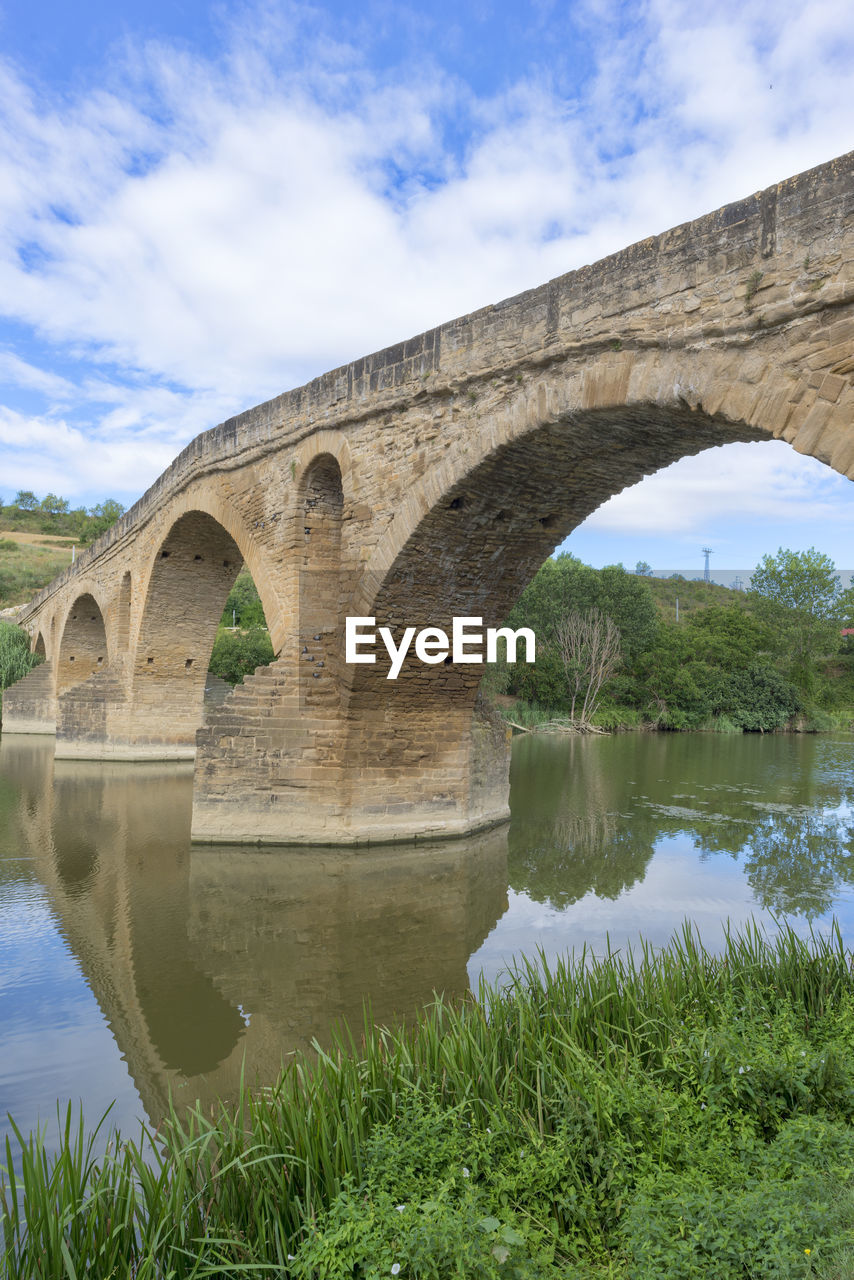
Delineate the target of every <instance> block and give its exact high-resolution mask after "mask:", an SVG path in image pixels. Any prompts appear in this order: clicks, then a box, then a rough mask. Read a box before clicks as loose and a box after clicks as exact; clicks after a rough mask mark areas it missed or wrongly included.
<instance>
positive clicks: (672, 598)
mask: <svg viewBox="0 0 854 1280" xmlns="http://www.w3.org/2000/svg"><path fill="white" fill-rule="evenodd" d="M643 581H644V582H645V583H646V585H647V586H648V587H649V589H650V591H651V593H652V598H653V599H654V601H655V603H656V605H657V607H658V610H659V613H660V614H661V616H662V618H664V620H665V621H666V622H675V621H676V601H677V600H678V601H679V621H680V622H683V621H685V620H686V619H687V618H689V617H690V616H691V614H692V613H696V612H697V611H698V610H699V609H708V608H709V606H710V605H722V606H723V607H724V608H730V607H732V608H736V609H743V610H744V611H745V612H746V613H750V612H751V601H750V597H749V596H748V595H747V592H745V591H734V590H733V589H732V588H731V587H721V586H718V584H717V583H716V582H696V581H694V582H689V581H688V580H687V579H685V578H644V579H643Z"/></svg>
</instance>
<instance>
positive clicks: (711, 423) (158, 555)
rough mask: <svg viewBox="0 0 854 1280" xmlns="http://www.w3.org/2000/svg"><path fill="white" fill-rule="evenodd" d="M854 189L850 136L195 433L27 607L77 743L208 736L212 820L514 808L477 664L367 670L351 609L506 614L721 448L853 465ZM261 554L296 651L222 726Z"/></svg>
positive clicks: (316, 824) (310, 822)
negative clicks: (564, 546)
mask: <svg viewBox="0 0 854 1280" xmlns="http://www.w3.org/2000/svg"><path fill="white" fill-rule="evenodd" d="M852 210H854V155H848V156H844V157H841V158H840V159H838V160H835V161H833V162H831V163H829V164H826V165H822V166H820V167H819V168H817V169H813V170H811V171H809V172H808V173H804V174H801V175H800V176H798V177H796V178H792V179H789V180H788V181H786V182H782V183H780V184H779V185H778V186H775V187H772V188H769V189H768V190H767V191H764V192H760V193H758V194H756V195H754V196H750V197H748V198H746V199H745V200H741V201H738V202H737V203H735V204H733V205H728V206H726V207H725V208H723V209H719V210H718V211H717V212H715V213H712V214H709V215H708V216H706V217H704V218H700V219H699V220H697V221H696V222H692V223H688V224H685V225H684V226H681V227H675V228H673V229H672V230H670V231H667V232H665V233H664V234H663V235H661V236H657V237H654V238H650V239H648V240H644V241H642V242H640V243H639V244H636V245H632V246H631V247H630V248H627V249H625V250H623V251H621V252H620V253H617V254H614V255H613V256H612V257H610V258H606V259H604V260H603V261H602V262H598V263H595V264H594V265H592V266H588V267H583V268H582V269H581V270H579V271H574V272H571V273H570V274H568V275H565V276H561V277H559V278H558V279H556V280H552V281H550V282H549V283H548V284H545V285H543V286H541V287H540V288H538V289H532V290H529V291H528V292H526V293H523V294H520V295H519V296H518V297H515V298H510V299H507V300H506V301H504V302H500V303H497V304H496V305H494V306H489V307H485V308H483V309H482V310H481V311H477V312H474V313H473V314H472V315H468V316H463V317H460V318H459V319H457V320H453V321H450V322H449V323H447V324H444V325H442V326H441V327H440V328H438V329H434V330H431V331H430V332H428V333H425V334H420V335H418V336H417V337H415V338H412V339H409V340H407V341H406V342H402V343H399V344H397V345H396V346H394V347H389V348H387V349H386V350H385V351H380V352H376V353H374V354H373V355H370V356H366V357H364V358H362V359H360V360H357V361H355V362H354V363H353V364H351V365H348V366H347V367H345V368H342V369H336V370H333V371H332V372H330V373H327V374H324V375H323V376H322V377H320V378H317V379H316V380H315V381H314V382H312V383H310V384H309V385H308V386H305V387H300V388H298V389H296V390H294V391H291V392H288V393H287V394H285V395H283V396H280V397H278V398H276V399H275V400H272V401H269V402H268V403H267V404H263V405H259V406H258V407H257V408H255V409H251V410H249V411H248V412H246V413H244V414H241V415H240V416H239V417H236V418H233V419H231V420H229V421H228V422H226V423H224V424H222V425H221V426H219V427H216V428H215V429H214V430H212V431H209V432H207V433H205V434H204V435H201V436H199V437H198V438H197V439H195V440H194V441H192V443H191V444H190V445H189V446H188V447H187V448H186V449H185V450H184V452H183V453H182V454H181V455H180V456H179V457H178V458H177V459H176V460H175V462H174V463H173V464H172V466H171V467H169V468H168V470H167V471H165V472H164V474H163V475H162V476H161V477H160V478H159V479H158V480H157V481H156V483H155V484H154V485H153V486H152V487H151V489H150V490H149V491H148V492H147V493H146V494H145V495H144V496H143V497H142V498H141V499H140V501H139V502H138V503H137V504H136V505H135V506H134V507H133V508H132V509H131V511H129V512H128V514H127V515H126V516H125V517H123V519H122V520H121V521H120V522H119V524H118V525H117V526H116V527H115V528H114V529H112V530H111V531H110V532H109V533H108V534H107V535H106V536H105V537H104V538H103V539H101V541H100V542H99V543H98V544H96V545H95V546H94V547H93V548H92V549H91V550H90V551H88V552H86V553H85V554H84V555H82V556H81V557H80V558H79V559H78V561H77V563H76V564H75V565H74V566H73V568H71V569H69V570H67V571H66V572H65V573H64V574H63V575H62V576H61V577H59V578H58V579H56V581H55V582H54V583H52V584H51V586H50V587H48V588H46V589H45V591H43V592H41V593H40V595H39V596H37V597H36V599H35V600H34V601H33V602H32V603H31V605H30V606H29V607H28V608H27V609H26V610H25V611H24V612H23V614H22V615H21V623H22V625H24V626H26V628H27V629H28V631H29V634H30V636H31V638H32V642H33V645H34V646H35V645H36V644H41V645H42V646H43V647H44V650H45V652H46V654H47V656H48V658H49V659H50V670H51V671H52V672H53V673H54V678H55V693H56V696H57V697H58V715H59V725H60V728H59V742H58V752H59V753H63V754H87V755H92V756H100V757H114V758H116V757H118V758H121V757H127V758H146V757H152V756H160V757H163V758H172V757H175V756H179V755H182V754H187V755H189V754H192V753H193V752H194V751H195V755H196V783H195V804H194V819H193V832H194V835H195V836H196V837H197V838H198V839H203V840H246V839H253V840H258V841H271V842H305V841H321V842H326V841H328V842H330V843H344V842H347V841H366V840H392V839H400V838H409V837H413V836H419V835H425V834H428V835H437V834H446V835H451V834H461V833H463V832H465V831H469V830H473V829H475V828H477V827H478V826H481V825H484V824H486V823H489V822H491V821H495V820H497V819H498V818H500V817H501V816H502V815H506V812H507V780H506V767H505V765H504V764H503V763H502V757H506V749H505V748H504V747H502V745H501V744H500V743H499V742H497V741H496V734H497V733H498V727H496V726H494V725H493V726H492V727H491V728H488V727H487V726H486V724H485V722H484V721H483V720H482V717H481V716H480V715H478V714H475V710H474V709H475V699H476V695H477V689H478V684H479V671H478V668H477V667H471V666H468V667H466V666H454V665H453V664H450V665H447V664H440V665H438V666H432V667H426V666H422V665H421V664H420V663H418V662H417V661H415V660H407V662H406V663H405V664H404V667H403V670H402V672H401V675H400V678H399V679H398V680H397V681H389V680H386V678H385V676H386V673H387V671H388V662H387V660H386V659H385V658H384V656H383V657H380V658H379V660H378V662H377V663H376V665H375V666H349V667H348V666H347V665H345V663H344V661H343V658H344V652H343V620H344V618H345V617H346V616H347V615H353V614H358V615H365V616H373V617H375V618H376V619H377V625H378V626H379V625H385V624H388V625H393V626H397V627H402V626H403V625H407V626H416V627H423V626H426V625H428V624H429V625H432V626H439V627H442V628H443V629H445V630H450V620H451V618H452V617H453V616H454V615H464V616H479V617H482V618H483V621H484V625H485V626H494V625H498V624H500V622H501V621H502V620H503V618H504V617H505V616H506V614H507V611H508V609H509V608H510V606H511V604H512V602H513V601H514V599H515V598H516V596H517V595H518V593H519V591H520V590H521V589H522V587H523V586H524V585H525V583H526V582H527V581H528V580H529V579H530V577H531V576H532V575H533V573H534V572H535V571H536V569H537V567H538V565H539V564H540V563H541V562H542V560H543V559H544V558H545V557H546V556H547V555H548V554H549V552H550V551H551V550H552V549H553V548H554V547H555V546H556V545H557V544H558V543H559V542H560V541H561V540H562V539H563V538H564V537H566V535H567V534H568V533H569V532H570V531H571V530H572V529H573V528H574V527H575V526H576V525H577V524H579V523H580V521H582V520H583V519H584V518H585V517H586V516H587V515H589V514H590V513H591V512H592V511H594V510H595V509H596V508H597V507H598V506H600V505H601V504H602V503H603V502H605V501H606V500H607V499H608V498H609V497H611V496H612V495H613V494H614V493H617V492H619V491H620V490H621V489H623V488H625V487H626V486H627V485H630V484H633V483H635V482H636V481H638V480H639V479H641V478H642V477H643V476H644V475H648V474H650V473H651V472H654V471H656V470H658V469H659V468H660V467H663V466H666V465H667V464H668V463H670V462H672V461H674V460H675V459H677V458H680V457H683V456H685V455H686V454H691V453H697V452H699V451H700V450H702V449H706V448H709V447H710V446H713V445H720V444H725V443H727V442H729V441H732V440H765V439H774V438H776V439H784V440H787V441H789V442H790V443H791V444H792V445H793V446H794V448H795V449H797V450H798V451H800V452H802V453H806V454H810V455H811V456H813V457H816V458H819V459H820V460H822V461H823V462H826V463H827V464H828V465H830V466H832V467H834V468H836V469H837V470H838V471H840V472H842V473H843V474H845V475H848V476H850V477H854V423H852V416H854V272H852V257H854V231H852ZM243 561H245V563H246V564H247V565H248V567H249V569H250V571H251V573H252V575H253V577H254V579H255V582H256V584H257V586H258V589H259V592H260V594H261V598H262V601H263V604H264V609H265V612H266V615H267V619H268V621H269V624H270V629H271V635H272V640H273V646H274V650H275V652H276V654H277V660H276V662H275V663H274V664H273V665H272V666H271V667H270V668H268V669H267V670H266V671H264V672H259V673H258V674H257V675H256V676H255V677H254V678H252V679H251V680H249V681H247V682H246V684H245V685H244V686H243V687H241V688H239V689H238V690H237V691H236V692H235V693H234V694H233V695H231V696H230V697H228V698H227V699H226V700H225V701H224V702H223V703H222V704H221V705H220V706H219V707H218V708H216V709H213V710H211V712H210V714H209V715H208V717H207V722H206V723H205V726H204V728H200V726H201V725H202V722H203V696H204V686H205V671H206V669H207V661H208V655H209V653H210V648H211V644H212V641H213V636H214V632H215V628H216V623H217V620H218V618H219V616H220V613H221V609H222V605H223V601H224V600H225V597H226V595H227V592H228V590H229V588H230V585H231V583H232V581H233V579H234V576H235V575H236V573H237V571H238V569H239V567H240V564H241V562H243ZM72 658H73V660H74V661H73V662H72V661H71V660H72ZM107 673H109V678H107ZM29 687H32V688H33V691H34V696H35V686H34V685H33V686H28V688H29ZM6 696H7V699H9V702H8V704H7V706H9V707H10V708H11V710H10V711H8V712H7V713H6V724H5V726H4V727H5V728H6V729H7V730H8V729H9V728H10V727H14V726H15V725H16V724H17V725H19V726H23V725H24V724H25V723H33V722H34V721H38V720H39V715H40V714H41V713H39V714H38V715H37V714H35V713H33V714H31V713H30V711H28V709H27V696H28V695H26V694H25V692H24V687H23V686H22V687H21V689H20V691H19V692H18V693H17V694H15V693H13V695H12V696H11V698H9V695H8V694H7V695H6ZM87 702H88V704H89V705H88V707H87V706H86V704H87ZM41 722H42V723H44V719H42V721H41ZM197 730H198V734H196V731H197ZM487 741H491V742H492V746H493V748H501V749H498V750H497V753H496V751H495V750H493V752H492V754H490V753H485V752H484V750H483V747H484V744H485V743H486V742H487ZM505 745H506V744H505ZM487 759H489V760H491V762H492V763H491V764H488V763H487Z"/></svg>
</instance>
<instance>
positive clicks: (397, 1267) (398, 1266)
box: [391, 1262, 400, 1276]
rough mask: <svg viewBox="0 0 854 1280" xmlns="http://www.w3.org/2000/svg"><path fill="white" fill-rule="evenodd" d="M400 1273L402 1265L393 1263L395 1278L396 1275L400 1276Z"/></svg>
mask: <svg viewBox="0 0 854 1280" xmlns="http://www.w3.org/2000/svg"><path fill="white" fill-rule="evenodd" d="M399 1272H400V1263H399V1262H393V1263H392V1264H391V1274H392V1275H393V1276H396V1275H398V1274H399Z"/></svg>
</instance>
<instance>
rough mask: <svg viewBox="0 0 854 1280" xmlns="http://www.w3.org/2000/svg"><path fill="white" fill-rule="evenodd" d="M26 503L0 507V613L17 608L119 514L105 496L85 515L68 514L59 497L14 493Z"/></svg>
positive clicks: (83, 510)
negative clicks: (73, 548)
mask: <svg viewBox="0 0 854 1280" xmlns="http://www.w3.org/2000/svg"><path fill="white" fill-rule="evenodd" d="M19 497H22V498H24V499H25V500H26V501H27V504H28V505H25V506H21V505H18V504H17V503H9V504H8V505H3V504H0V609H5V608H8V607H9V606H10V605H15V604H23V603H24V602H25V601H26V600H29V599H30V598H31V597H32V596H33V595H34V594H35V593H36V591H38V590H40V589H41V588H42V587H45V586H47V584H48V583H49V582H50V581H51V580H52V579H53V578H55V577H56V575H57V574H58V573H61V572H62V570H63V569H66V568H67V567H68V565H69V564H70V563H71V550H72V547H75V546H76V547H77V548H78V550H79V549H80V548H81V547H84V546H87V545H88V544H89V543H91V542H94V540H95V539H96V538H98V537H100V536H101V534H102V533H104V532H106V530H107V529H109V527H110V525H112V524H113V523H114V522H115V521H116V520H117V519H118V518H119V516H120V515H121V514H122V512H123V510H124V508H123V507H122V506H121V504H120V503H118V502H115V501H114V500H113V499H111V498H108V499H107V501H106V502H102V503H99V504H98V505H97V506H95V507H92V508H90V509H89V510H88V511H87V510H86V508H85V507H79V508H77V510H75V511H70V510H68V503H67V502H66V501H65V499H64V498H57V497H55V495H53V494H48V496H47V498H44V499H43V500H42V501H41V502H39V501H38V500H37V499H36V497H35V495H34V494H28V495H19Z"/></svg>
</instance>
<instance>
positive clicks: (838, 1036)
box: [3, 927, 854, 1280]
mask: <svg viewBox="0 0 854 1280" xmlns="http://www.w3.org/2000/svg"><path fill="white" fill-rule="evenodd" d="M852 1118H854V974H852V966H851V957H850V956H849V955H848V953H846V951H845V949H844V947H843V946H842V943H841V939H840V936H839V934H838V932H834V933H833V934H832V935H831V936H830V937H813V938H812V939H810V940H808V941H806V942H804V941H802V940H800V939H799V938H798V937H796V936H795V934H794V933H792V932H791V931H783V933H782V934H781V936H780V937H779V938H778V939H775V940H769V939H768V938H766V937H765V936H764V935H763V934H761V933H760V932H759V931H758V929H757V928H755V927H750V928H748V929H747V930H745V931H744V932H743V933H740V934H735V935H731V936H730V937H729V938H728V941H727V944H726V946H725V948H724V950H723V952H722V954H720V955H712V954H709V953H708V952H706V951H705V950H704V949H703V948H702V947H701V946H700V944H699V942H698V940H697V938H696V937H695V935H694V934H693V933H692V932H691V930H690V928H688V927H686V928H685V929H684V930H683V932H682V933H681V934H680V935H679V936H678V937H677V938H675V939H674V940H673V941H672V943H671V944H670V946H669V947H667V948H666V949H664V950H663V951H661V952H660V953H655V952H653V951H652V950H651V949H650V948H644V949H643V950H642V951H641V952H640V953H639V954H638V955H637V956H635V957H633V956H631V955H626V954H612V955H609V956H606V957H605V958H604V959H601V960H594V959H593V958H592V957H590V956H589V955H582V956H581V957H578V958H576V959H575V960H567V961H565V962H560V963H557V964H555V965H554V966H553V967H552V968H551V969H547V968H546V967H545V966H544V965H542V964H534V963H530V964H526V965H523V966H522V967H521V968H520V969H518V970H517V971H516V972H514V973H513V974H511V975H509V976H508V978H507V982H506V984H505V985H504V986H503V987H502V988H501V989H498V990H493V989H489V988H486V987H482V988H481V990H480V992H479V995H478V998H477V999H476V1000H474V999H472V1000H470V1001H467V1002H464V1003H462V1004H461V1005H459V1006H451V1005H449V1004H447V1003H445V1002H444V1001H443V1000H441V999H437V1000H436V1002H435V1004H433V1005H432V1006H431V1007H430V1008H429V1009H427V1010H426V1011H425V1012H424V1013H423V1015H422V1017H421V1018H420V1020H419V1022H418V1023H417V1025H415V1026H411V1027H409V1028H406V1029H402V1030H398V1031H389V1030H383V1029H377V1028H374V1027H373V1026H372V1025H371V1023H370V1020H369V1019H368V1020H366V1025H365V1027H364V1029H363V1031H362V1032H361V1034H359V1035H354V1034H353V1033H351V1032H350V1031H348V1030H347V1029H346V1028H344V1029H341V1030H340V1031H339V1032H338V1034H337V1036H336V1038H335V1039H334V1042H333V1047H332V1048H331V1049H330V1050H329V1051H327V1052H323V1051H321V1050H320V1049H318V1050H317V1054H316V1057H315V1058H313V1059H309V1058H306V1057H300V1058H297V1059H296V1060H295V1061H294V1063H293V1065H292V1066H291V1068H290V1069H289V1070H288V1071H287V1072H286V1073H285V1074H284V1075H283V1077H282V1078H281V1079H280V1080H279V1081H278V1082H277V1083H276V1085H275V1086H274V1087H273V1088H271V1089H268V1090H261V1091H258V1092H253V1091H250V1090H248V1089H243V1090H242V1092H241V1100H240V1103H239V1105H238V1107H237V1109H236V1110H233V1109H231V1110H229V1109H226V1108H223V1109H222V1111H221V1113H220V1114H219V1115H215V1116H209V1115H204V1114H202V1113H201V1112H200V1111H198V1110H196V1111H190V1112H187V1113H181V1114H177V1113H174V1114H173V1115H172V1116H171V1118H170V1120H169V1121H168V1123H167V1124H165V1125H164V1126H163V1127H162V1128H161V1130H160V1132H159V1133H158V1134H157V1135H156V1142H155V1144H154V1145H149V1147H148V1150H147V1152H146V1151H145V1150H144V1149H143V1147H144V1144H142V1146H141V1145H140V1144H139V1143H133V1142H123V1141H121V1140H119V1139H118V1138H115V1137H114V1138H113V1145H112V1148H111V1151H110V1153H109V1155H108V1156H107V1157H106V1158H103V1159H98V1158H96V1157H95V1155H94V1150H95V1146H94V1144H93V1142H92V1141H90V1140H89V1139H88V1138H87V1137H86V1136H85V1131H84V1128H83V1124H82V1122H81V1123H80V1124H79V1125H78V1126H75V1125H73V1124H72V1123H71V1120H70V1118H69V1119H68V1120H67V1121H66V1129H65V1134H64V1141H63V1144H62V1149H61V1151H60V1154H59V1156H58V1157H57V1158H56V1159H54V1160H51V1159H49V1158H48V1157H47V1156H46V1154H45V1150H44V1147H43V1145H42V1143H41V1142H40V1140H39V1139H38V1138H27V1139H24V1138H23V1137H21V1139H20V1141H19V1146H18V1149H17V1150H12V1148H11V1147H9V1148H8V1151H7V1161H8V1169H7V1175H6V1178H7V1181H6V1190H5V1193H4V1203H5V1206H6V1207H5V1216H4V1221H3V1232H4V1236H3V1240H4V1243H3V1248H4V1250H5V1254H4V1255H3V1256H4V1262H5V1271H4V1272H3V1274H4V1275H7V1276H8V1277H9V1280H19V1278H20V1277H34V1276H39V1277H44V1278H45V1280H46V1278H47V1277H57V1278H59V1277H70V1276H75V1275H76V1276H83V1275H94V1276H98V1277H108V1276H117V1277H118V1276H121V1277H124V1276H134V1277H137V1278H139V1277H146V1278H149V1277H151V1278H153V1277H166V1276H172V1277H176V1280H177V1278H179V1277H187V1276H194V1277H195V1276H199V1277H200V1276H228V1275H240V1276H247V1277H248V1276H265V1277H271V1278H272V1277H273V1276H276V1277H280V1276H291V1277H295V1278H300V1280H309V1277H311V1278H312V1280H321V1278H324V1277H325V1278H326V1280H337V1278H338V1277H340V1278H341V1280H343V1278H344V1277H347V1278H348V1280H351V1278H352V1277H355V1276H359V1277H365V1278H367V1277H379V1276H388V1275H398V1276H400V1277H403V1278H405V1277H416V1276H417V1277H435V1278H436V1280H444V1278H446V1277H455V1276H459V1277H462V1276H466V1277H467V1276H472V1277H496V1278H499V1277H517V1278H518V1277H531V1278H533V1277H558V1276H560V1277H577V1278H578V1280H580V1278H581V1277H594V1278H596V1277H598V1278H601V1280H605V1277H620V1278H625V1280H653V1278H655V1280H658V1278H659V1277H667V1278H668V1280H680V1278H682V1277H684V1278H685V1280H693V1278H694V1277H697V1278H698V1280H699V1278H700V1277H709V1276H714V1277H715V1278H716V1280H730V1278H732V1280H735V1278H736V1277H739V1278H740V1280H743V1278H744V1277H748V1276H760V1275H761V1276H762V1277H772V1278H773V1277H806V1276H813V1277H820V1278H822V1280H832V1278H837V1280H843V1277H851V1276H852V1275H854V1270H852V1250H854V1233H852V1225H854V1128H852V1123H851V1122H852ZM13 1167H17V1170H18V1172H17V1173H16V1174H15V1175H13V1174H12V1172H11V1170H12V1168H13Z"/></svg>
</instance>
